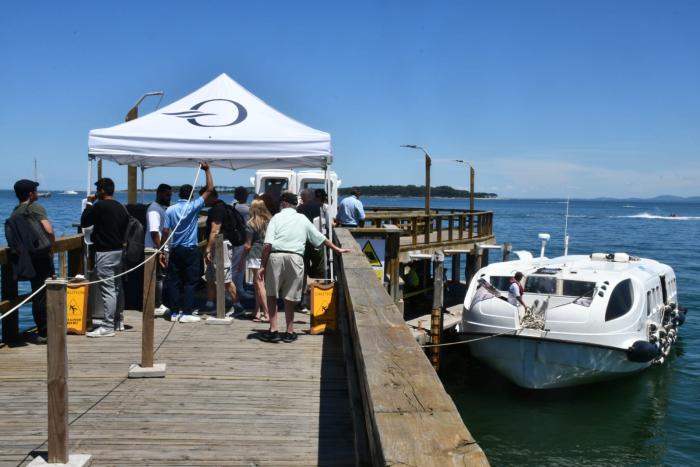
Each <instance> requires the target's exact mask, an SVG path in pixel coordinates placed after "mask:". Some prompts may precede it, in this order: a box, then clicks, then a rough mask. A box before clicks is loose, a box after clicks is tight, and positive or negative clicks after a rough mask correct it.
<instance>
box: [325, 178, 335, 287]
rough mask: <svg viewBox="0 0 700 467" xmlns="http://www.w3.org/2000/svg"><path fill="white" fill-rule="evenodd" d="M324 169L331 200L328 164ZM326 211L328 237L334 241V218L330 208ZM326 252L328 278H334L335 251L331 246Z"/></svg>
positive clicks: (327, 191)
mask: <svg viewBox="0 0 700 467" xmlns="http://www.w3.org/2000/svg"><path fill="white" fill-rule="evenodd" d="M323 171H324V177H325V179H326V180H325V181H326V193H328V199H329V201H330V196H331V180H330V173H329V171H328V165H326V166H325V167H324V168H323ZM324 211H325V217H326V226H327V230H328V239H329V240H330V241H331V242H332V241H333V219H331V215H330V212H331V211H330V209H328V208H324ZM326 254H327V256H328V277H327V278H326V279H329V280H333V272H334V271H333V252H332V251H331V250H330V248H329V249H328V250H327V251H326Z"/></svg>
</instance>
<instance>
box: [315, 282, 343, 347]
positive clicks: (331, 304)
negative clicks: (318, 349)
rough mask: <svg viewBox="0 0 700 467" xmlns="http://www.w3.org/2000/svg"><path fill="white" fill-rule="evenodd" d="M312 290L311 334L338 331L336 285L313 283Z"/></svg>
mask: <svg viewBox="0 0 700 467" xmlns="http://www.w3.org/2000/svg"><path fill="white" fill-rule="evenodd" d="M309 288H310V289H311V334H321V333H323V332H325V331H327V330H328V331H335V330H336V329H337V313H336V311H337V310H336V308H337V299H336V297H337V295H338V294H337V292H336V288H335V284H334V283H331V284H321V283H318V282H313V283H312V284H311V285H309Z"/></svg>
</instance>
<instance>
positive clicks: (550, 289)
mask: <svg viewBox="0 0 700 467" xmlns="http://www.w3.org/2000/svg"><path fill="white" fill-rule="evenodd" d="M556 290H557V279H556V278H555V277H542V276H528V277H527V281H526V282H525V292H530V293H541V294H553V293H554V292H556Z"/></svg>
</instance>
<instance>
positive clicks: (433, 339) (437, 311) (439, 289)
mask: <svg viewBox="0 0 700 467" xmlns="http://www.w3.org/2000/svg"><path fill="white" fill-rule="evenodd" d="M433 261H434V262H435V269H434V271H435V278H434V286H433V309H432V311H431V313H430V344H431V345H434V346H436V347H430V363H431V364H432V365H433V368H435V371H439V370H440V347H439V344H440V343H441V342H442V307H443V305H444V303H443V302H444V300H443V290H444V289H443V287H444V286H443V279H442V276H443V271H444V270H445V255H444V254H443V253H442V252H436V253H435V254H434V255H433Z"/></svg>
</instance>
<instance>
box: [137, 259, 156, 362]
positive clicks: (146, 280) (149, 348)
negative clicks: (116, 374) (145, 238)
mask: <svg viewBox="0 0 700 467" xmlns="http://www.w3.org/2000/svg"><path fill="white" fill-rule="evenodd" d="M144 253H145V259H146V264H145V265H144V267H143V313H142V318H143V326H142V328H141V329H142V331H141V366H142V367H143V368H151V367H153V332H154V323H153V310H154V309H155V307H156V267H157V262H158V257H157V256H156V257H155V258H152V256H154V255H157V252H156V250H154V249H153V248H146V249H145V252H144ZM151 258H152V259H151Z"/></svg>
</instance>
